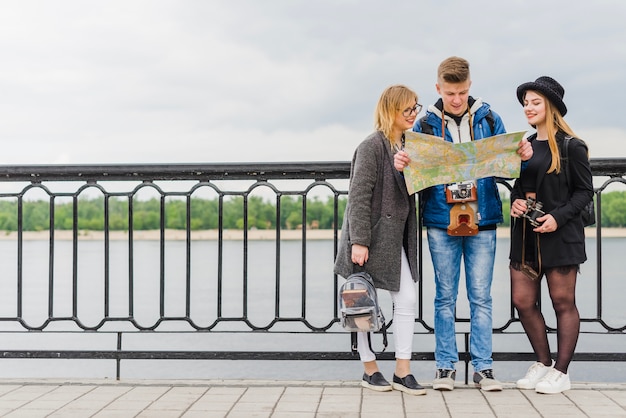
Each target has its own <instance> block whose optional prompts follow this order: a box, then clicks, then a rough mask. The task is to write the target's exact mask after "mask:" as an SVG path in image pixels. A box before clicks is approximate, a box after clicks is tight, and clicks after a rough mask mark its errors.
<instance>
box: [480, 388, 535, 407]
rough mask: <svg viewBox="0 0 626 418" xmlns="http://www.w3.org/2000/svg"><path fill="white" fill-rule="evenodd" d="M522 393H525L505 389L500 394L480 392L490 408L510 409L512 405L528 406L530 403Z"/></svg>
mask: <svg viewBox="0 0 626 418" xmlns="http://www.w3.org/2000/svg"><path fill="white" fill-rule="evenodd" d="M523 392H525V391H521V390H518V389H510V390H509V389H507V390H503V391H502V392H482V394H483V396H484V397H485V399H486V400H487V402H489V404H490V405H492V406H497V405H504V406H509V407H512V406H514V405H530V401H529V400H528V398H527V397H526V396H524V393H523Z"/></svg>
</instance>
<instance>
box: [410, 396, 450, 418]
mask: <svg viewBox="0 0 626 418" xmlns="http://www.w3.org/2000/svg"><path fill="white" fill-rule="evenodd" d="M402 399H403V402H404V410H405V411H406V413H407V416H414V414H419V416H420V417H421V416H423V415H428V414H431V413H433V414H439V416H440V417H444V416H448V408H447V406H446V403H445V401H444V398H443V392H440V391H438V390H426V396H410V395H404V396H403V397H402Z"/></svg>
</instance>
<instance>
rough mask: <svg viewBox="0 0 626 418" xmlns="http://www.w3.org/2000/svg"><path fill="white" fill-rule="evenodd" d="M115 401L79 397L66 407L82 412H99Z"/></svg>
mask: <svg viewBox="0 0 626 418" xmlns="http://www.w3.org/2000/svg"><path fill="white" fill-rule="evenodd" d="M114 400H115V399H85V398H84V397H81V398H79V399H76V400H75V401H72V402H71V403H70V404H69V405H68V407H70V408H71V409H83V410H93V409H95V410H96V411H99V410H100V409H102V408H104V407H106V406H107V405H109V404H110V403H111V402H113V401H114Z"/></svg>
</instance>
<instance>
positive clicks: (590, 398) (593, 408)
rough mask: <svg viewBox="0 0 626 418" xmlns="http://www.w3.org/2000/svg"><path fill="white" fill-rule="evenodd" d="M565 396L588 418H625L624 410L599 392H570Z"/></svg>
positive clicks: (625, 412)
mask: <svg viewBox="0 0 626 418" xmlns="http://www.w3.org/2000/svg"><path fill="white" fill-rule="evenodd" d="M565 396H566V397H568V398H569V399H570V400H571V401H572V402H573V403H574V404H575V405H576V406H578V408H580V409H581V410H582V411H583V412H584V413H586V414H587V415H588V416H590V417H626V409H624V408H623V407H622V406H620V405H619V404H617V403H616V402H615V401H614V400H613V399H611V398H610V397H609V396H607V394H605V393H603V392H601V391H597V390H571V391H567V392H566V393H565Z"/></svg>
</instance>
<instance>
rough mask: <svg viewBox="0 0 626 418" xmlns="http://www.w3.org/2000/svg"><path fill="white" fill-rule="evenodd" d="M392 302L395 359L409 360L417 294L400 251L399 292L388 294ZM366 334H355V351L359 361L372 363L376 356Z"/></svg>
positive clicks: (403, 255)
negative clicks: (357, 353) (357, 352)
mask: <svg viewBox="0 0 626 418" xmlns="http://www.w3.org/2000/svg"><path fill="white" fill-rule="evenodd" d="M389 294H390V295H391V300H392V302H393V341H394V344H395V349H396V358H397V359H410V358H411V355H412V354H413V332H414V329H415V305H416V303H417V293H416V290H415V282H414V281H413V277H411V268H410V267H409V260H408V259H407V258H406V254H405V253H404V250H403V251H402V267H401V269H400V290H399V291H397V292H389ZM367 334H368V333H367V332H359V333H358V334H357V350H358V351H359V358H360V359H361V361H363V362H366V361H374V360H376V354H375V353H373V352H372V350H370V347H369V343H368V341H367Z"/></svg>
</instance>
